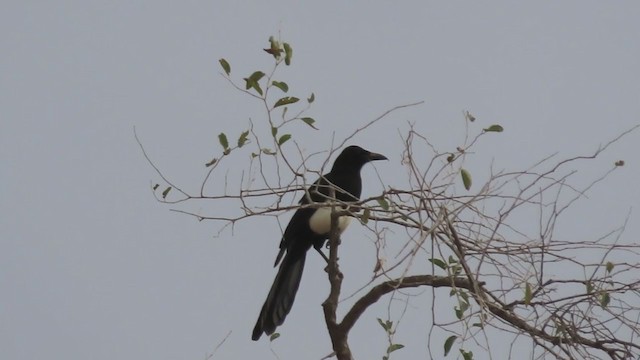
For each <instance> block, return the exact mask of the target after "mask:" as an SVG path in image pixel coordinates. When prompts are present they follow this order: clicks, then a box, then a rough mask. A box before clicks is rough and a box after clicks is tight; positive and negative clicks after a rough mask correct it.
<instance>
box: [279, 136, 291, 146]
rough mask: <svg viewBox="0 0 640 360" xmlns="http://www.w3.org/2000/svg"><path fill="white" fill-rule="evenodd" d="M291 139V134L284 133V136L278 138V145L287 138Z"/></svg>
mask: <svg viewBox="0 0 640 360" xmlns="http://www.w3.org/2000/svg"><path fill="white" fill-rule="evenodd" d="M289 139H291V134H284V135H282V136H280V139H278V145H282V144H284V143H286V142H287V140H289Z"/></svg>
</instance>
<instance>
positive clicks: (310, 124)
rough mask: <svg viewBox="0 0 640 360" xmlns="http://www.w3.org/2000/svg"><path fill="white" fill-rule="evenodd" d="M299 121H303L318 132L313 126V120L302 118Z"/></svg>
mask: <svg viewBox="0 0 640 360" xmlns="http://www.w3.org/2000/svg"><path fill="white" fill-rule="evenodd" d="M300 120H302V121H304V123H305V124H307V125H309V126H311V127H312V128H314V129H316V130H318V128H317V127H315V126H314V125H313V124H314V123H315V122H316V121H315V120H314V119H313V118H310V117H303V118H300Z"/></svg>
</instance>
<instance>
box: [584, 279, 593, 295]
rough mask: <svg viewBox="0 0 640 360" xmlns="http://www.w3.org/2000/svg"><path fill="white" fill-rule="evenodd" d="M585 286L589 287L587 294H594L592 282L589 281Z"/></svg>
mask: <svg viewBox="0 0 640 360" xmlns="http://www.w3.org/2000/svg"><path fill="white" fill-rule="evenodd" d="M585 286H586V287H587V294H591V293H592V292H593V283H592V282H591V281H587V283H586V284H585Z"/></svg>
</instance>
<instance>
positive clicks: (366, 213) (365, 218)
mask: <svg viewBox="0 0 640 360" xmlns="http://www.w3.org/2000/svg"><path fill="white" fill-rule="evenodd" d="M369 216H371V210H369V208H366V209H364V212H363V213H362V216H361V217H360V221H362V223H363V224H366V223H368V222H369Z"/></svg>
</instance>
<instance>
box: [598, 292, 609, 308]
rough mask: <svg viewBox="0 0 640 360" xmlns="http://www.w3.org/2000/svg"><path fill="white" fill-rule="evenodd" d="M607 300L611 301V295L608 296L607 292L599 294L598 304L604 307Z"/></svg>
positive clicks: (607, 303)
mask: <svg viewBox="0 0 640 360" xmlns="http://www.w3.org/2000/svg"><path fill="white" fill-rule="evenodd" d="M609 302H611V297H610V296H609V293H608V292H603V293H602V295H600V306H602V307H603V308H606V307H607V305H609Z"/></svg>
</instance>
